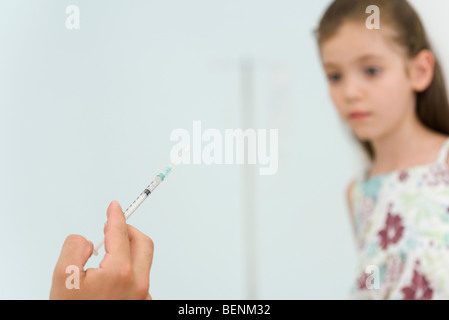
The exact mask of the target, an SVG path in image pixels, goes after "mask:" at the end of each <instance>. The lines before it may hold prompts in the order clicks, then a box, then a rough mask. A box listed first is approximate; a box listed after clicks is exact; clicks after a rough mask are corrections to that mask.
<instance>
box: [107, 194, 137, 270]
mask: <svg viewBox="0 0 449 320" xmlns="http://www.w3.org/2000/svg"><path fill="white" fill-rule="evenodd" d="M107 216H108V220H107V222H106V226H105V228H104V248H105V250H106V254H105V256H104V258H103V260H102V261H101V263H100V267H101V268H102V267H106V266H108V265H111V266H114V267H117V266H120V265H122V264H123V263H131V251H130V245H129V237H128V228H127V225H126V219H125V215H124V214H123V211H122V208H121V207H120V204H119V203H118V202H117V201H112V202H111V203H110V204H109V207H108V210H107Z"/></svg>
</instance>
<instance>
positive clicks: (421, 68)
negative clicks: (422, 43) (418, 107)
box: [410, 50, 435, 92]
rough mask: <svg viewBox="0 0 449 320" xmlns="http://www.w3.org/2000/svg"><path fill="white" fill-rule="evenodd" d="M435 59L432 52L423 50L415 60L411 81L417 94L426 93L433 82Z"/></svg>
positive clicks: (412, 66)
mask: <svg viewBox="0 0 449 320" xmlns="http://www.w3.org/2000/svg"><path fill="white" fill-rule="evenodd" d="M434 70H435V57H434V55H433V54H432V52H431V51H430V50H422V51H421V52H420V53H418V55H417V56H416V57H415V58H414V59H413V61H412V65H411V72H410V79H411V83H412V88H413V90H414V91H416V92H422V91H425V90H426V89H427V88H428V87H429V86H430V84H431V83H432V80H433V74H434Z"/></svg>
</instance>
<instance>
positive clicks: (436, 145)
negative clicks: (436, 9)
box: [316, 0, 449, 299]
mask: <svg viewBox="0 0 449 320" xmlns="http://www.w3.org/2000/svg"><path fill="white" fill-rule="evenodd" d="M370 5H375V6H377V7H378V8H379V9H380V11H379V12H380V15H379V17H380V28H379V29H370V28H368V27H367V18H369V17H370V15H369V14H367V13H366V9H367V7H368V6H370ZM316 35H317V40H318V45H319V49H320V55H321V60H322V63H323V67H324V69H325V72H326V75H327V77H328V81H329V89H330V95H331V97H332V100H333V102H334V104H335V106H336V108H337V111H338V113H339V115H340V117H341V118H342V120H343V121H344V122H345V123H347V125H348V126H349V128H350V129H351V132H352V134H353V136H354V138H355V139H356V140H357V141H358V143H360V145H361V147H362V148H363V150H364V151H365V153H366V155H367V157H368V159H369V165H368V166H367V167H366V168H364V170H363V172H361V173H360V174H359V175H358V176H356V177H355V179H354V180H353V181H352V182H351V183H350V185H349V187H348V191H347V196H348V206H349V211H350V214H351V220H352V222H353V226H354V232H355V237H356V242H357V247H358V250H359V255H360V269H359V271H358V273H357V275H356V280H355V282H354V287H353V289H352V291H351V295H350V298H353V299H448V298H449V169H448V168H449V167H448V165H449V161H448V155H449V103H448V98H447V93H446V86H445V83H444V79H443V75H442V71H441V67H440V65H439V63H438V61H437V59H436V57H435V54H434V53H433V51H432V48H431V46H430V44H429V41H428V39H427V36H426V33H425V31H424V28H423V25H422V23H421V21H420V19H419V17H418V15H417V14H416V12H415V11H414V10H413V8H412V7H411V6H410V5H409V4H408V3H407V1H406V0H368V1H364V0H335V1H334V2H333V3H332V4H331V5H330V7H329V8H328V9H327V11H326V12H325V14H324V15H323V17H322V19H321V21H320V24H319V27H318V30H317V31H316Z"/></svg>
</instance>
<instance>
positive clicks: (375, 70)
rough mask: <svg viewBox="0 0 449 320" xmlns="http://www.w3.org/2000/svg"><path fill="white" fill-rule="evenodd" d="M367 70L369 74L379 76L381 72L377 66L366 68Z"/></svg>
mask: <svg viewBox="0 0 449 320" xmlns="http://www.w3.org/2000/svg"><path fill="white" fill-rule="evenodd" d="M365 72H366V74H367V75H369V76H377V75H379V74H380V68H377V67H369V68H366V69H365Z"/></svg>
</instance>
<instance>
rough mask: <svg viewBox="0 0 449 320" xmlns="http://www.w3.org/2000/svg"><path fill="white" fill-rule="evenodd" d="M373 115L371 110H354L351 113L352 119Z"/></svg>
mask: <svg viewBox="0 0 449 320" xmlns="http://www.w3.org/2000/svg"><path fill="white" fill-rule="evenodd" d="M370 115H371V113H369V112H358V111H357V112H352V113H351V114H349V118H350V119H351V120H362V119H366V118H368V117H369V116H370Z"/></svg>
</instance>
